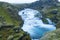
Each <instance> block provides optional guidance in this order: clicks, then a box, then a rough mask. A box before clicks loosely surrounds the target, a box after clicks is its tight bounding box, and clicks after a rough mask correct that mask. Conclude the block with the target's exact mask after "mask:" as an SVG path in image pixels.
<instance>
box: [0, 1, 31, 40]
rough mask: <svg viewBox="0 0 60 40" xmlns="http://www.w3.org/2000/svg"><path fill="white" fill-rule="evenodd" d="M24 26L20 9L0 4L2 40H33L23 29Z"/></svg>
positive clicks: (0, 33)
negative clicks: (19, 13)
mask: <svg viewBox="0 0 60 40" xmlns="http://www.w3.org/2000/svg"><path fill="white" fill-rule="evenodd" d="M22 25H23V20H22V19H21V17H20V16H19V15H18V9H17V8H16V7H15V6H13V5H11V4H9V3H4V2H0V40H31V39H30V36H29V34H28V33H26V32H24V31H23V30H22V29H21V27H22Z"/></svg>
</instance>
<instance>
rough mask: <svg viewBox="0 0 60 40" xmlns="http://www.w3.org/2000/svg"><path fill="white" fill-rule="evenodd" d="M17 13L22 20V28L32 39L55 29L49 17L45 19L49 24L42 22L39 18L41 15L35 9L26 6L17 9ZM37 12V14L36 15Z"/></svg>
mask: <svg viewBox="0 0 60 40" xmlns="http://www.w3.org/2000/svg"><path fill="white" fill-rule="evenodd" d="M18 14H19V15H20V16H21V17H22V19H23V20H24V24H23V27H22V29H23V30H24V31H26V32H27V33H29V34H30V36H31V38H32V39H39V38H41V37H42V36H44V34H45V33H46V32H50V31H53V30H56V27H55V26H54V25H53V24H52V22H51V21H50V20H49V19H47V21H48V22H49V23H50V24H44V23H43V21H42V19H40V18H42V15H41V13H40V12H39V11H37V10H34V9H29V8H27V9H24V10H22V11H19V13H18ZM37 14H38V16H36V15H37Z"/></svg>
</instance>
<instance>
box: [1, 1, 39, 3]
mask: <svg viewBox="0 0 60 40" xmlns="http://www.w3.org/2000/svg"><path fill="white" fill-rule="evenodd" d="M0 1H3V2H8V3H32V2H35V1H39V0H0Z"/></svg>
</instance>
